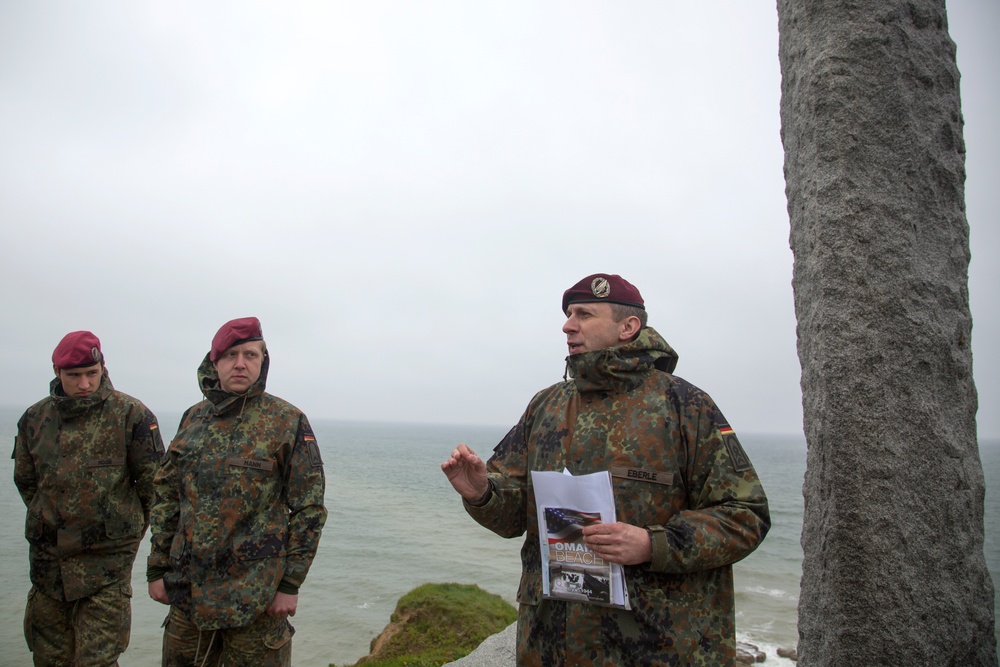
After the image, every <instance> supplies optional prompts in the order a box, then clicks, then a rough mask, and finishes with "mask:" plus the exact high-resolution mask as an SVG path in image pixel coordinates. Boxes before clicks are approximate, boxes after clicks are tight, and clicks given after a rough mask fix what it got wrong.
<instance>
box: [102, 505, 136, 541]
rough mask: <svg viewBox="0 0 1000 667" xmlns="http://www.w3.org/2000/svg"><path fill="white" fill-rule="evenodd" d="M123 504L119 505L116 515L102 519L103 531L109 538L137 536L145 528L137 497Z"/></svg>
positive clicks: (119, 538)
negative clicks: (122, 505)
mask: <svg viewBox="0 0 1000 667" xmlns="http://www.w3.org/2000/svg"><path fill="white" fill-rule="evenodd" d="M123 504H124V505H125V506H124V507H121V510H120V512H118V513H117V514H116V516H110V517H108V518H107V519H105V521H104V533H105V535H107V536H108V539H109V540H121V539H125V538H135V537H139V536H140V535H142V531H143V529H144V528H145V519H144V518H143V515H142V508H141V506H140V505H139V501H138V499H135V498H132V499H131V502H128V503H123Z"/></svg>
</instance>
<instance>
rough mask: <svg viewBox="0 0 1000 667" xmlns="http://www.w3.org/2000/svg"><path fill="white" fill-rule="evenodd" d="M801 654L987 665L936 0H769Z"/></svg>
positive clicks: (958, 212)
mask: <svg viewBox="0 0 1000 667" xmlns="http://www.w3.org/2000/svg"><path fill="white" fill-rule="evenodd" d="M778 13H779V57H780V62H781V71H782V84H781V87H782V100H781V118H782V141H783V143H784V148H785V181H786V195H787V200H788V212H789V217H790V219H791V246H792V251H793V255H794V259H795V267H794V275H793V287H794V292H795V309H796V316H797V320H798V352H799V360H800V363H801V365H802V392H803V412H804V424H805V432H806V441H807V443H808V448H809V451H808V458H807V471H806V477H805V483H804V488H803V492H804V495H805V515H804V523H803V530H802V548H803V555H804V560H803V565H802V588H801V593H800V598H799V620H798V629H799V644H798V659H799V664H802V665H809V666H812V665H848V664H853V665H878V664H883V665H885V664H900V665H902V664H919V665H963V666H974V665H997V653H996V638H995V634H994V618H993V584H992V582H991V581H990V576H989V573H988V571H987V568H986V563H985V559H984V556H983V501H984V481H983V473H982V465H981V462H980V459H979V451H978V445H977V441H976V422H975V415H976V408H977V397H976V390H975V385H974V383H973V378H972V353H971V349H970V346H969V340H970V336H971V331H972V317H971V314H970V312H969V302H968V263H969V241H968V235H969V227H968V224H967V221H966V218H965V203H964V199H965V192H964V188H965V146H964V143H963V138H962V116H961V108H960V101H959V73H958V70H957V68H956V65H955V45H954V44H953V42H952V41H951V39H950V37H949V35H948V27H947V17H946V13H945V6H944V2H943V0H910V1H902V0H883V1H881V2H856V1H851V0H779V1H778Z"/></svg>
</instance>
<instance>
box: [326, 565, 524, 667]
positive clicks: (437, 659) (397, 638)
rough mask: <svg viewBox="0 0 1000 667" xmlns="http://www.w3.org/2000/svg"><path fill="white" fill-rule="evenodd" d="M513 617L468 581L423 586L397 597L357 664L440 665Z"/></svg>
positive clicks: (511, 611)
mask: <svg viewBox="0 0 1000 667" xmlns="http://www.w3.org/2000/svg"><path fill="white" fill-rule="evenodd" d="M515 620H517V610H516V609H514V607H512V606H511V605H510V603H508V602H507V601H506V600H504V599H503V598H502V597H500V596H499V595H493V594H492V593H487V592H486V591H484V590H483V589H481V588H479V586H475V585H469V584H424V585H423V586H418V587H417V588H414V589H413V590H412V591H410V592H409V593H407V594H406V595H404V596H403V597H401V598H400V599H399V602H398V603H397V604H396V611H394V612H393V613H392V617H391V619H390V622H389V625H387V626H386V628H385V630H384V631H383V632H382V634H381V635H379V636H378V637H376V638H375V639H373V640H372V644H371V651H372V652H371V654H369V655H368V656H367V657H365V658H362V659H361V660H359V661H358V662H357V663H355V665H356V666H357V667H362V666H363V667H439V666H440V665H444V664H446V663H449V662H452V661H453V660H458V659H459V658H461V657H464V656H466V655H468V654H469V653H472V651H474V650H475V649H476V648H478V646H479V645H480V644H481V643H482V642H483V640H484V639H486V638H487V637H489V636H490V635H494V634H496V633H498V632H500V631H501V630H503V629H504V628H506V627H507V626H508V625H510V624H511V623H513V622H514V621H515ZM330 667H336V665H333V664H331V665H330Z"/></svg>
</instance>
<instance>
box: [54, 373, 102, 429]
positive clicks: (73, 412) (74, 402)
mask: <svg viewBox="0 0 1000 667" xmlns="http://www.w3.org/2000/svg"><path fill="white" fill-rule="evenodd" d="M114 390H115V388H114V386H113V385H112V384H111V376H109V375H108V369H107V368H105V369H104V370H103V372H102V374H101V385H100V386H99V387H98V388H97V391H95V392H94V393H93V394H91V395H89V396H84V397H82V398H74V397H72V396H67V395H66V394H64V393H63V389H62V382H61V381H60V380H59V378H53V379H52V382H50V383H49V396H50V397H51V398H52V400H53V402H54V403H55V406H56V410H57V411H58V412H59V416H60V417H61V418H63V419H72V418H74V417H79V416H80V415H82V414H85V413H86V412H88V411H90V410H91V409H93V408H95V407H97V406H99V405H100V404H101V403H103V402H104V401H106V400H108V396H110V395H111V392H113V391H114Z"/></svg>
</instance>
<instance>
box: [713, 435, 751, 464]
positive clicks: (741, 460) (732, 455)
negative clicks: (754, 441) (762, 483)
mask: <svg viewBox="0 0 1000 667" xmlns="http://www.w3.org/2000/svg"><path fill="white" fill-rule="evenodd" d="M719 433H720V434H721V435H722V442H724V443H726V449H727V450H728V451H729V460H730V461H732V462H733V470H735V471H736V472H746V471H747V470H750V469H751V468H753V465H752V464H751V463H750V457H749V456H747V453H746V452H745V451H743V445H741V444H740V441H739V438H737V437H736V432H735V431H733V429H732V427H731V426H730V425H729V424H724V425H723V426H721V427H719Z"/></svg>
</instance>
